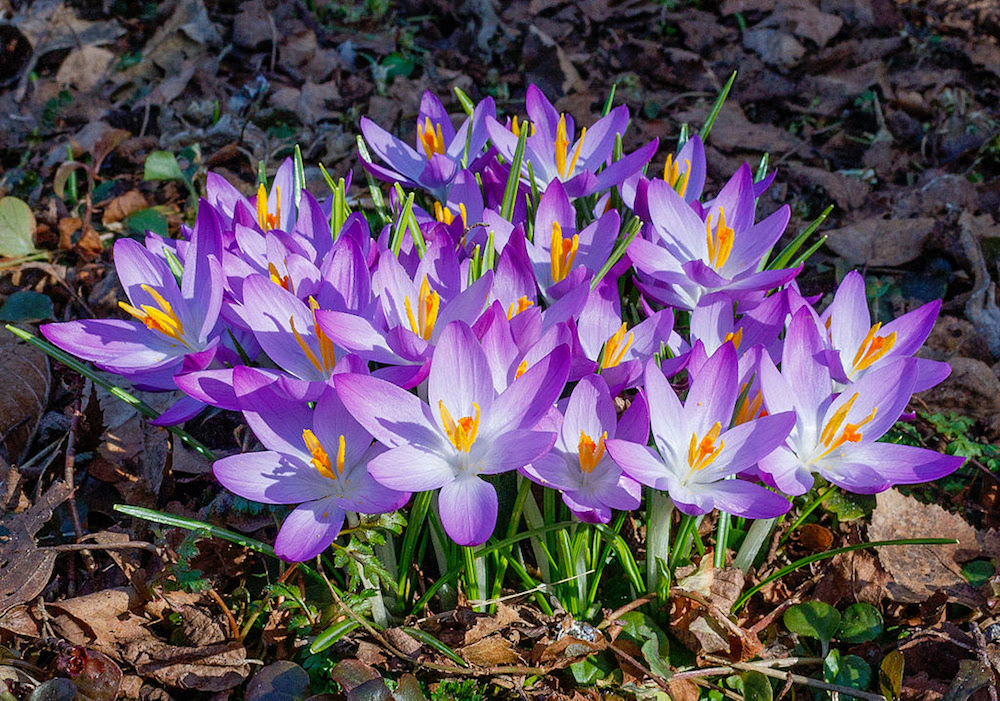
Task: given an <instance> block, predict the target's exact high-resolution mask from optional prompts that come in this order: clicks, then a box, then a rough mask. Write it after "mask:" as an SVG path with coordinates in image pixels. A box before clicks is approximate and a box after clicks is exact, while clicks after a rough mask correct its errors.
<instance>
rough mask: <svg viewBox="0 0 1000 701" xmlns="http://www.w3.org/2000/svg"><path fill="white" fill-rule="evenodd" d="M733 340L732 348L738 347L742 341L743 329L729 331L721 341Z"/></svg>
mask: <svg viewBox="0 0 1000 701" xmlns="http://www.w3.org/2000/svg"><path fill="white" fill-rule="evenodd" d="M729 341H732V342H733V348H735V349H736V350H739V349H740V343H742V341H743V329H736V330H735V331H730V332H729V333H727V334H726V336H725V338H723V339H722V342H723V343H728V342H729Z"/></svg>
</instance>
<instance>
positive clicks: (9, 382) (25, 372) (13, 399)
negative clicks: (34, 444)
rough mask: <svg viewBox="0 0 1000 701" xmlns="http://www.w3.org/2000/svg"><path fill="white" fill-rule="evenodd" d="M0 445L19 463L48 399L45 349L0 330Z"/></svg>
mask: <svg viewBox="0 0 1000 701" xmlns="http://www.w3.org/2000/svg"><path fill="white" fill-rule="evenodd" d="M0 377H3V378H5V380H4V387H3V392H0V436H2V439H0V448H2V449H3V451H4V452H5V453H6V457H7V459H8V461H9V462H14V463H20V462H21V461H22V460H23V458H24V456H25V454H26V453H27V450H28V448H29V447H30V446H31V439H32V437H33V436H34V435H35V429H36V428H37V427H38V421H39V420H40V419H41V418H42V414H43V413H44V412H45V406H46V404H48V401H49V385H50V384H51V381H52V380H51V375H50V374H49V361H48V358H47V357H46V355H45V353H44V352H42V351H40V350H38V349H37V348H35V347H33V346H29V345H28V344H27V343H24V342H23V341H20V340H18V338H17V337H16V336H14V335H13V334H10V333H6V332H3V333H0Z"/></svg>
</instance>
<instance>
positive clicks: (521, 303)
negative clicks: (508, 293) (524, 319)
mask: <svg viewBox="0 0 1000 701" xmlns="http://www.w3.org/2000/svg"><path fill="white" fill-rule="evenodd" d="M534 304H535V303H534V302H532V301H531V300H530V299H528V298H527V297H520V298H519V299H518V300H517V301H516V302H511V303H510V306H509V307H507V318H508V319H513V318H514V317H515V316H517V315H518V314H520V313H521V312H523V311H524V310H525V309H527V308H528V307H531V306H534Z"/></svg>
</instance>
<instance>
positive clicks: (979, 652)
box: [972, 623, 997, 701]
mask: <svg viewBox="0 0 1000 701" xmlns="http://www.w3.org/2000/svg"><path fill="white" fill-rule="evenodd" d="M972 639H973V640H974V641H975V643H976V656H977V657H979V662H980V664H982V665H983V669H988V670H989V672H990V676H991V677H993V683H992V684H990V685H989V688H988V689H987V691H989V693H990V701H997V685H996V681H997V678H996V672H995V671H994V668H993V663H992V662H991V661H990V658H989V656H988V655H987V652H986V636H985V635H983V631H982V630H980V629H979V626H978V625H976V624H975V623H973V624H972Z"/></svg>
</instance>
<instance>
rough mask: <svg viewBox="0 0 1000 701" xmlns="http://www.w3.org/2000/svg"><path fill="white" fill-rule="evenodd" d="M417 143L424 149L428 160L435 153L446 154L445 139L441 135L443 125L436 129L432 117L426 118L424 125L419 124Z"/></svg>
mask: <svg viewBox="0 0 1000 701" xmlns="http://www.w3.org/2000/svg"><path fill="white" fill-rule="evenodd" d="M417 142H418V143H419V144H420V145H421V146H423V147H424V153H425V154H426V155H427V160H430V159H431V156H433V155H434V154H435V153H444V137H443V136H442V135H441V125H440V124H438V125H437V127H436V128H435V126H434V124H433V123H432V122H431V118H430V117H424V123H423V125H421V124H420V123H419V122H418V123H417Z"/></svg>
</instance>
